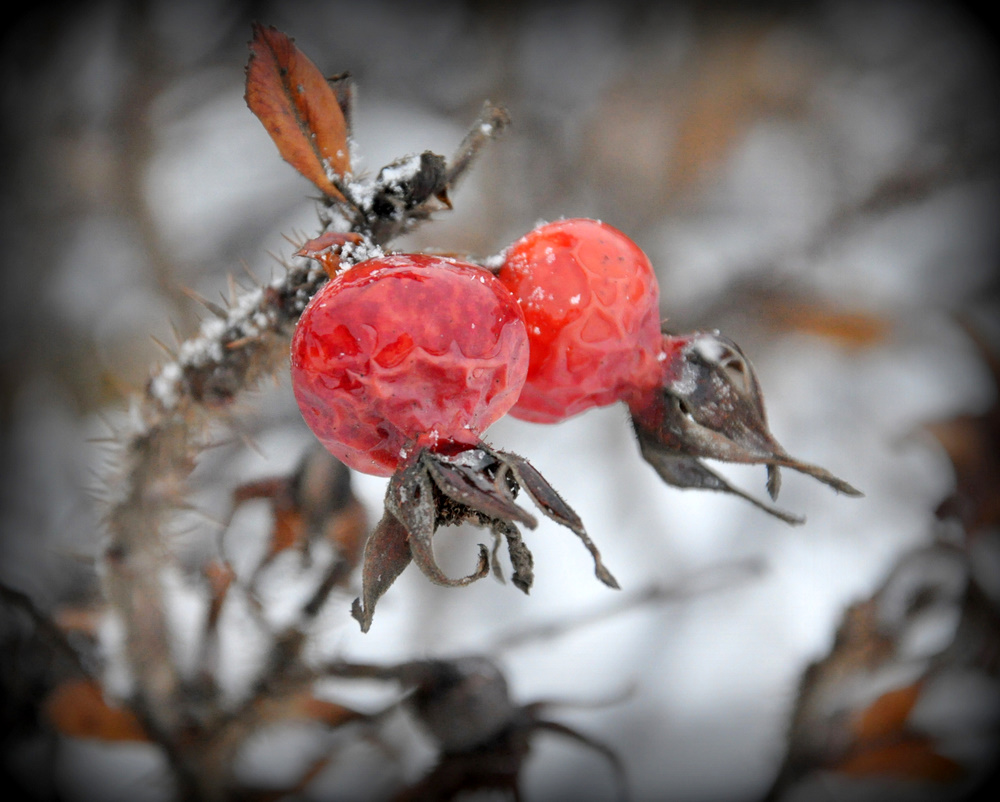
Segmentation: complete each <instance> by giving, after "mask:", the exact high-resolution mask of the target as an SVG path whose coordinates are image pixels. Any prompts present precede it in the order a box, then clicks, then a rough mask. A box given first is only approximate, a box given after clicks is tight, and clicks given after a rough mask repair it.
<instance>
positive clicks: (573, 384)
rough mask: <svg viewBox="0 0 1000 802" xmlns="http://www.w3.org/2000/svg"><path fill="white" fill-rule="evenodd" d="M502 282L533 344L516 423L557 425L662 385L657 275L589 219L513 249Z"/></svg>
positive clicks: (538, 234)
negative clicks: (590, 410) (559, 422)
mask: <svg viewBox="0 0 1000 802" xmlns="http://www.w3.org/2000/svg"><path fill="white" fill-rule="evenodd" d="M498 278H499V279H500V281H502V282H503V284H504V285H505V286H506V287H507V288H508V289H510V291H511V293H512V294H513V295H514V297H515V298H516V299H517V302H518V304H519V305H520V306H521V309H522V310H523V311H524V317H525V323H526V324H527V327H528V337H529V340H530V342H531V358H530V362H529V366H528V378H527V380H526V382H525V385H524V389H523V390H522V391H521V396H520V398H519V399H518V402H517V404H516V405H515V406H514V407H513V408H512V409H511V411H510V412H511V415H513V416H514V417H517V418H521V419H523V420H529V421H535V422H538V423H555V422H557V421H560V420H564V419H565V418H569V417H571V416H573V415H576V414H578V413H580V412H583V411H584V410H586V409H589V408H591V407H599V406H606V405H608V404H612V403H614V402H616V401H620V400H627V398H628V397H630V396H631V395H632V394H633V393H635V392H642V391H645V390H646V389H648V388H650V387H652V386H655V385H656V384H657V383H658V382H659V381H660V375H659V374H660V369H659V367H658V360H657V358H658V355H659V353H660V338H661V335H660V309H659V289H658V286H657V283H656V275H655V273H654V272H653V267H652V265H651V264H650V262H649V259H648V258H647V257H646V254H644V253H643V252H642V249H640V248H639V246H638V245H636V244H635V243H634V242H633V241H632V240H631V239H629V238H628V237H627V236H625V234H623V233H622V232H620V231H618V230H617V229H616V228H613V227H612V226H609V225H607V224H606V223H602V222H600V221H597V220H588V219H570V220H560V221H557V222H554V223H548V224H545V225H542V226H539V227H538V228H536V229H534V230H533V231H531V232H529V233H528V234H526V235H525V236H523V237H521V239H519V240H517V241H516V242H514V243H513V244H512V245H511V246H510V247H509V248H508V249H507V251H506V253H505V257H504V262H503V265H502V266H501V268H500V270H499V272H498Z"/></svg>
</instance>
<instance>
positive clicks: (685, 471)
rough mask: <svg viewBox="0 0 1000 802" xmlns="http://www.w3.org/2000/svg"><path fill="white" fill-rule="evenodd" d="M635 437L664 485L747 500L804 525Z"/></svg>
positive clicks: (695, 463)
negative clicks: (708, 491) (707, 491)
mask: <svg viewBox="0 0 1000 802" xmlns="http://www.w3.org/2000/svg"><path fill="white" fill-rule="evenodd" d="M636 437H637V439H638V441H639V451H640V453H641V454H642V457H643V459H644V460H646V462H648V463H649V464H650V465H651V466H652V467H653V469H654V470H655V471H656V473H657V475H659V477H660V478H661V479H662V480H663V481H664V482H666V483H667V484H669V485H673V486H674V487H680V488H685V489H698V490H717V491H720V492H722V493H731V494H732V495H734V496H739V497H740V498H742V499H743V500H744V501H749V502H750V503H751V504H753V505H754V506H755V507H757V508H758V509H761V510H763V511H764V512H766V513H768V514H770V515H773V516H774V517H776V518H780V519H781V520H782V521H784V522H785V523H789V524H794V525H798V524H802V523H804V522H805V518H803V517H802V516H800V515H795V514H794V513H791V512H787V511H785V510H782V509H779V508H778V507H773V506H771V505H770V504H766V503H765V502H763V501H761V500H759V499H757V498H755V497H754V496H752V495H750V494H749V493H746V492H744V491H743V490H740V489H739V488H737V487H734V486H733V485H731V484H730V483H729V482H727V481H726V480H725V479H724V478H723V477H722V476H720V475H719V474H718V473H716V472H715V471H713V470H712V469H711V468H709V467H708V466H707V465H705V463H703V462H702V461H701V460H699V459H697V458H695V457H690V456H687V455H685V454H681V453H678V452H677V451H675V450H673V449H669V448H664V447H663V446H662V445H661V444H660V443H658V442H657V441H656V440H654V439H653V438H652V437H649V436H648V434H647V433H646V432H645V431H643V430H640V429H638V428H637V429H636Z"/></svg>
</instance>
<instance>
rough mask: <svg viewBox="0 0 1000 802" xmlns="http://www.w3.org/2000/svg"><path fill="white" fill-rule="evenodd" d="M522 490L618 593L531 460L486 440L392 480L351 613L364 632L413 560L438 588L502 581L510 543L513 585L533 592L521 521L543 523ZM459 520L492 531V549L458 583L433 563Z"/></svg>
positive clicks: (430, 455) (412, 464)
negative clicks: (522, 501)
mask: <svg viewBox="0 0 1000 802" xmlns="http://www.w3.org/2000/svg"><path fill="white" fill-rule="evenodd" d="M521 489H523V490H524V491H525V492H526V493H527V494H528V495H529V497H530V498H531V499H532V501H533V502H534V503H535V504H536V506H537V507H538V508H539V509H540V510H541V511H542V512H543V513H544V514H545V515H546V516H547V517H548V518H550V519H552V520H553V521H555V522H556V523H559V524H561V525H563V526H565V527H567V528H568V529H570V531H572V532H573V533H574V534H575V535H576V536H577V537H579V538H580V540H581V541H582V542H583V544H584V546H585V547H586V548H587V550H588V551H589V552H590V554H591V556H592V557H593V560H594V573H595V575H596V576H597V578H598V579H600V580H601V582H603V583H604V584H605V585H607V586H608V587H610V588H615V589H617V588H618V582H617V580H615V578H614V576H612V574H611V572H610V571H608V569H607V568H606V567H605V566H604V562H603V560H602V559H601V555H600V552H599V551H598V549H597V547H596V546H595V545H594V544H593V542H592V541H591V540H590V538H589V537H588V535H587V533H586V530H585V529H584V527H583V523H582V521H581V520H580V518H579V516H578V515H577V514H576V513H575V512H574V511H573V510H572V508H570V507H569V505H567V504H566V502H565V501H563V499H562V498H561V497H560V496H559V494H558V493H556V491H555V490H554V489H553V488H552V487H551V485H549V483H548V482H546V481H545V479H544V478H543V477H542V475H541V474H540V473H539V472H538V471H537V470H535V469H534V468H533V467H532V466H531V465H530V464H529V463H528V462H527V460H525V459H523V458H522V457H519V456H517V455H516V454H511V453H507V452H503V451H495V450H493V449H491V448H489V447H487V446H486V445H485V444H483V443H480V444H479V445H478V446H476V447H475V448H469V449H464V450H462V451H459V452H457V453H455V454H441V453H436V452H434V451H431V450H428V449H422V450H420V451H418V452H417V453H415V454H414V455H412V457H411V458H410V459H409V461H408V462H407V463H406V464H405V465H403V466H401V467H400V468H399V469H398V470H397V471H396V473H395V474H393V476H392V478H391V479H390V480H389V486H388V488H387V490H386V496H385V514H384V515H383V517H382V520H381V521H380V522H379V524H378V525H377V526H376V528H375V531H374V532H373V533H372V535H371V537H370V538H369V540H368V543H367V544H366V546H365V555H364V566H363V569H362V595H361V598H360V599H356V600H355V602H354V606H353V608H352V614H353V615H354V617H355V618H356V619H357V620H358V622H359V623H360V624H361V629H362V630H363V631H365V632H367V631H368V629H369V628H370V627H371V623H372V616H373V615H374V612H375V605H376V603H377V602H378V600H379V599H380V598H381V597H382V595H383V594H384V593H385V592H386V590H388V588H389V586H391V585H392V583H393V582H394V581H395V580H396V578H397V577H398V576H399V575H400V574H401V573H402V572H403V570H404V569H405V568H406V566H407V565H409V564H410V561H411V560H412V561H413V562H415V563H416V564H417V566H418V567H419V568H420V570H421V571H423V573H424V574H425V575H426V576H427V577H428V578H429V579H430V580H431V581H432V582H435V583H436V584H439V585H445V586H462V585H467V584H469V583H470V582H474V581H476V580H477V579H481V578H482V577H484V576H485V575H486V574H487V573H488V572H489V570H490V565H491V564H492V567H493V573H494V575H495V576H496V577H497V578H500V579H502V577H503V574H502V568H501V567H500V564H499V561H498V552H499V548H500V544H501V541H503V540H506V543H507V550H508V554H509V557H510V561H511V565H512V567H513V569H514V573H513V576H512V577H511V581H512V582H513V583H514V586H515V587H517V588H519V589H520V590H522V591H524V592H525V593H527V592H528V591H529V590H530V588H531V585H532V583H533V581H534V570H533V566H534V559H533V557H532V555H531V552H530V551H529V550H528V547H527V546H526V545H525V544H524V541H523V540H522V538H521V534H520V532H519V530H518V528H517V524H518V523H520V524H523V525H524V526H527V527H528V528H530V529H534V528H535V526H536V525H537V521H536V519H535V518H534V516H532V515H531V514H529V513H528V512H527V511H526V510H524V509H523V508H521V507H520V506H518V505H517V504H516V503H515V501H514V499H515V496H516V494H517V493H518V492H519V491H520V490H521ZM460 523H470V524H473V525H475V526H479V527H484V528H488V529H489V530H490V531H491V533H492V534H493V549H492V551H488V550H487V548H486V546H484V545H482V544H480V547H479V563H478V565H477V566H476V569H475V570H474V571H473V572H472V573H471V574H469V575H468V576H465V577H461V578H457V579H452V578H450V577H448V576H446V575H445V574H444V573H443V572H442V571H441V569H440V567H439V566H438V564H437V561H436V560H435V558H434V551H433V546H432V538H433V536H434V533H435V531H437V529H438V528H440V527H441V526H447V525H454V524H460Z"/></svg>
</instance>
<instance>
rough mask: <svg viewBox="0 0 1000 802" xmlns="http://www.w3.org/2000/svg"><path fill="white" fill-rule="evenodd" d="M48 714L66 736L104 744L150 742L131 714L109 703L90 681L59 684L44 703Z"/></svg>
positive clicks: (99, 688)
mask: <svg viewBox="0 0 1000 802" xmlns="http://www.w3.org/2000/svg"><path fill="white" fill-rule="evenodd" d="M44 710H45V715H46V717H47V718H48V720H49V721H50V722H51V723H52V725H53V726H54V727H55V728H56V729H57V730H58V731H59V732H61V733H62V734H63V735H71V736H73V737H76V738H98V739H100V740H102V741H148V740H150V739H149V736H148V735H147V734H146V730H145V728H144V727H143V726H142V724H141V723H140V721H139V719H138V717H137V716H136V715H135V714H134V713H133V712H132V711H131V710H127V709H125V708H121V707H113V706H112V705H110V704H108V702H107V701H106V700H105V698H104V694H103V693H102V692H101V687H100V685H98V684H97V683H96V682H94V681H93V680H90V679H73V680H69V681H67V682H63V683H62V684H60V685H57V686H56V687H55V688H54V689H53V690H52V692H51V693H50V694H49V695H48V697H47V698H46V699H45V702H44Z"/></svg>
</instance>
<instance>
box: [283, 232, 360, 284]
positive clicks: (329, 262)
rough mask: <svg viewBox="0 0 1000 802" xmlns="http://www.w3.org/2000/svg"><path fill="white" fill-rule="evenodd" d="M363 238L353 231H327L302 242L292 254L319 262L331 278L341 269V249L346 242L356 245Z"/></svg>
mask: <svg viewBox="0 0 1000 802" xmlns="http://www.w3.org/2000/svg"><path fill="white" fill-rule="evenodd" d="M363 240H364V237H362V236H361V235H360V234H357V233H355V232H353V231H351V232H347V233H343V232H340V231H327V232H326V233H324V234H320V235H319V236H318V237H314V238H313V239H311V240H309V241H308V242H306V243H304V244H303V245H302V247H300V248H299V249H298V250H297V251H295V253H294V254H293V255H294V256H305V257H307V258H309V259H313V260H314V261H316V262H319V264H320V266H322V268H323V270H325V271H326V274H327V275H328V276H329V277H330V278H333V277H334V276H335V275H337V273H339V272H340V269H341V265H340V251H341V249H342V248H343V247H344V246H345V245H347V244H348V243H351V244H355V245H356V244H358V243H360V242H362V241H363Z"/></svg>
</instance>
